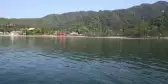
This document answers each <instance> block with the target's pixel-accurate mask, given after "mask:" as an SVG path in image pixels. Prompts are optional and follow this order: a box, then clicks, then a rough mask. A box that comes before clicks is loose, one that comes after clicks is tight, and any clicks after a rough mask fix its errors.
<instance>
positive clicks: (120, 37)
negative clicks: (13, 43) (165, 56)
mask: <svg viewBox="0 0 168 84" xmlns="http://www.w3.org/2000/svg"><path fill="white" fill-rule="evenodd" d="M0 37H65V38H110V39H168V37H160V38H158V37H146V38H145V37H138V38H132V37H124V36H106V37H92V36H56V35H0Z"/></svg>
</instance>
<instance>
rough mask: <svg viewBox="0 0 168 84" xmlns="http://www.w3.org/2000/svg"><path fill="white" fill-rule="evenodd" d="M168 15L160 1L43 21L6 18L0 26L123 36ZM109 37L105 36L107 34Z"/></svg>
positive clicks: (58, 15)
mask: <svg viewBox="0 0 168 84" xmlns="http://www.w3.org/2000/svg"><path fill="white" fill-rule="evenodd" d="M163 13H164V14H167V13H168V2H166V1H158V2H156V3H153V4H141V5H139V6H134V7H131V8H128V9H120V10H114V11H111V10H104V11H98V12H96V11H79V12H69V13H63V14H50V15H47V16H44V17H42V18H30V19H24V18H23V19H6V18H0V24H1V25H6V24H16V25H22V26H29V27H40V28H44V27H45V28H63V29H64V30H67V31H78V32H89V31H95V32H100V31H101V32H107V31H115V32H117V33H121V29H122V31H124V29H125V30H126V29H127V30H135V29H138V28H140V27H141V26H142V25H145V24H151V20H153V19H156V18H158V17H160V16H162V15H163ZM105 35H106V34H105Z"/></svg>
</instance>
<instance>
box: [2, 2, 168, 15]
mask: <svg viewBox="0 0 168 84" xmlns="http://www.w3.org/2000/svg"><path fill="white" fill-rule="evenodd" d="M0 1H1V4H0V17H7V18H33V17H43V16H45V15H47V14H53V13H56V14H60V13H65V12H71V11H80V10H95V11H98V10H114V9H121V8H128V7H131V6H134V5H139V4H141V3H154V2H156V1H159V0H0ZM164 1H168V0H164Z"/></svg>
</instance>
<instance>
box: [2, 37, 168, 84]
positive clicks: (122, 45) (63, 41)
mask: <svg viewBox="0 0 168 84" xmlns="http://www.w3.org/2000/svg"><path fill="white" fill-rule="evenodd" d="M0 84H168V40H154V39H151V40H138V39H137V40H135V39H134V40H133V39H131V40H122V39H98V38H33V37H32V38H30V37H27V38H26V37H0Z"/></svg>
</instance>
